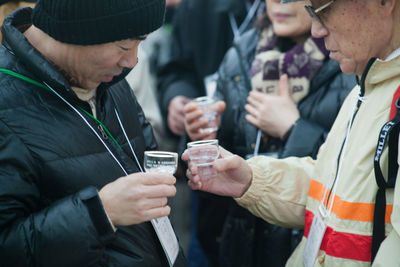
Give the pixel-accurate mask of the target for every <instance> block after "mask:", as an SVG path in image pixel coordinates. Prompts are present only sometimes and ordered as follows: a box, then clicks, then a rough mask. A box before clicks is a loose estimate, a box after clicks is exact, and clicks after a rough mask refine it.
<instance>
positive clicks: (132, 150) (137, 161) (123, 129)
mask: <svg viewBox="0 0 400 267" xmlns="http://www.w3.org/2000/svg"><path fill="white" fill-rule="evenodd" d="M114 111H115V115H116V116H117V119H118V123H119V125H120V127H121V129H122V132H123V133H124V136H125V139H126V141H128V144H129V148H130V149H131V152H132V154H133V156H134V157H135V160H136V164H137V165H138V166H139V169H140V171H141V172H144V171H143V168H142V166H141V165H140V163H139V160H138V158H137V156H136V153H135V150H134V149H133V147H132V144H131V141H129V138H128V135H127V134H126V132H125V128H124V126H123V125H122V121H121V119H120V118H119V115H118V112H117V110H116V109H114Z"/></svg>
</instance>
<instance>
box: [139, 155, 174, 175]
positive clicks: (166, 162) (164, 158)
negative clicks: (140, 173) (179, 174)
mask: <svg viewBox="0 0 400 267" xmlns="http://www.w3.org/2000/svg"><path fill="white" fill-rule="evenodd" d="M177 167H178V153H175V152H167V151H145V152H144V169H145V171H146V172H161V173H170V174H174V173H175V172H176V169H177Z"/></svg>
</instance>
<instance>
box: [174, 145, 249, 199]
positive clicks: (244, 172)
mask: <svg viewBox="0 0 400 267" xmlns="http://www.w3.org/2000/svg"><path fill="white" fill-rule="evenodd" d="M219 148H220V158H219V159H217V160H215V161H214V164H213V168H214V169H215V170H216V172H217V174H216V177H213V178H210V179H205V180H201V179H200V177H199V176H198V175H197V167H196V164H193V163H191V162H190V161H189V168H188V170H187V171H186V176H187V177H188V179H189V181H188V184H189V186H190V188H191V189H193V190H201V191H205V192H209V193H213V194H217V195H220V196H230V197H241V196H242V195H243V194H244V193H245V192H246V191H247V189H248V188H249V186H250V184H251V180H252V170H251V168H250V166H249V165H248V164H247V162H246V161H245V160H244V159H243V158H241V157H239V156H237V155H233V154H232V153H230V152H229V151H227V150H225V149H223V148H222V147H221V146H220V147H219ZM182 160H185V161H188V160H189V154H188V151H187V150H185V152H184V153H183V154H182Z"/></svg>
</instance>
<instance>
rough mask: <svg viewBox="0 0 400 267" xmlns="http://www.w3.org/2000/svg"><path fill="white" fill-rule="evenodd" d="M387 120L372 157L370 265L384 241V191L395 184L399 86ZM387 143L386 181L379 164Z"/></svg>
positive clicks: (399, 126)
mask: <svg viewBox="0 0 400 267" xmlns="http://www.w3.org/2000/svg"><path fill="white" fill-rule="evenodd" d="M389 119H390V120H389V121H388V122H387V123H385V124H384V125H383V127H382V129H381V132H380V134H379V139H378V145H377V147H376V151H375V157H374V171H375V180H376V183H377V185H378V192H377V193H376V200H375V209H374V225H373V232H372V248H371V263H372V262H373V261H374V259H375V256H376V254H377V252H378V250H379V247H380V245H381V243H382V241H383V240H384V239H385V214H386V189H387V188H394V186H395V184H396V177H397V171H398V169H399V165H398V163H397V156H398V141H399V132H400V86H399V88H397V90H396V92H395V94H394V95H393V100H392V106H391V110H390V117H389ZM387 141H389V143H388V150H389V166H388V167H389V169H388V177H387V180H386V179H385V177H384V176H383V174H382V170H381V167H380V164H379V162H380V158H381V155H382V152H383V149H384V147H385V145H386V142H387Z"/></svg>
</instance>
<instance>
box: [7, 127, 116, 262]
mask: <svg viewBox="0 0 400 267" xmlns="http://www.w3.org/2000/svg"><path fill="white" fill-rule="evenodd" d="M0 147H1V151H0V259H1V260H0V265H1V266H17V267H18V266H91V265H95V264H98V261H99V259H101V255H102V251H103V250H104V247H105V245H106V244H107V242H109V240H112V239H113V237H114V232H113V230H112V228H111V225H110V223H109V222H108V220H107V217H106V214H105V212H104V209H103V206H102V204H101V201H100V199H99V197H98V194H97V190H96V189H95V188H94V187H88V188H85V189H83V190H81V191H79V192H76V193H72V194H71V195H69V196H66V197H63V198H60V199H59V200H57V201H55V202H51V201H49V200H45V199H44V198H42V197H41V192H40V191H39V188H38V186H37V184H38V183H40V180H39V179H38V174H39V173H40V163H39V162H38V161H37V160H35V158H34V156H33V155H34V154H32V152H31V151H29V150H28V149H27V148H26V146H25V145H24V144H23V143H22V141H21V140H20V139H19V138H18V137H17V136H16V135H15V134H13V133H12V132H11V131H10V130H9V129H8V128H7V127H6V126H5V125H4V124H3V123H2V122H0ZM42 188H45V185H43V187H42ZM95 222H96V223H95Z"/></svg>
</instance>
